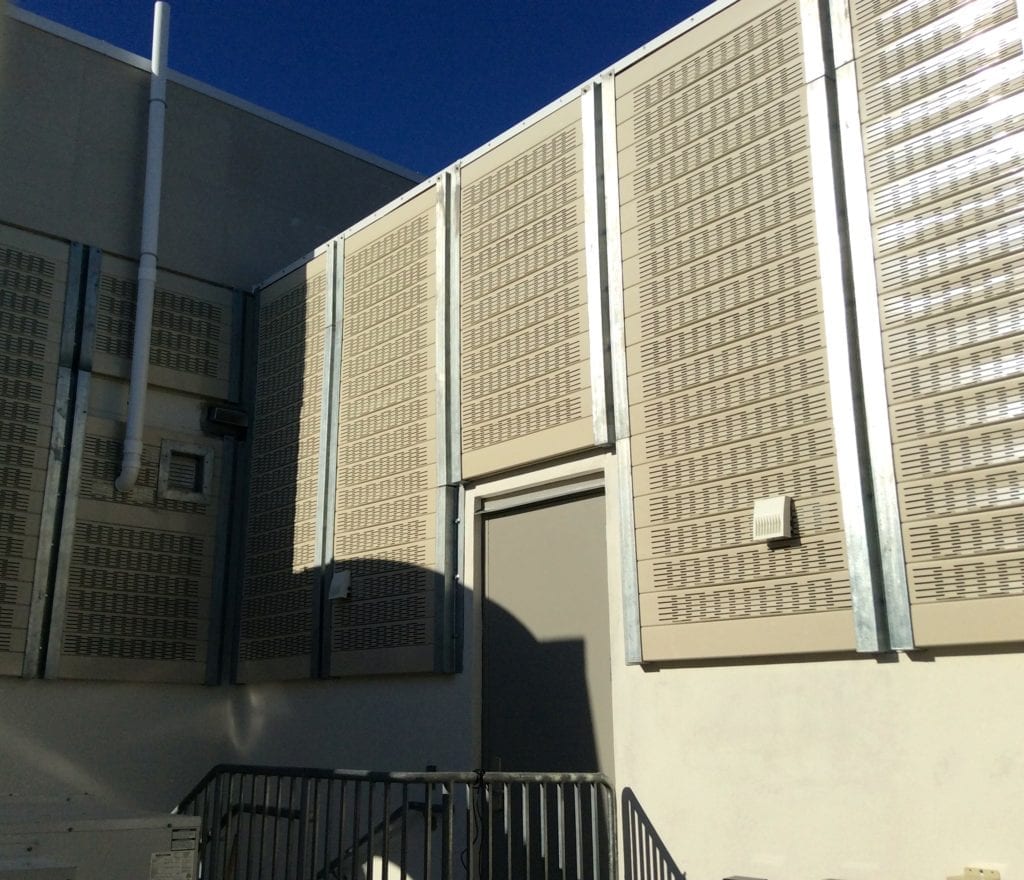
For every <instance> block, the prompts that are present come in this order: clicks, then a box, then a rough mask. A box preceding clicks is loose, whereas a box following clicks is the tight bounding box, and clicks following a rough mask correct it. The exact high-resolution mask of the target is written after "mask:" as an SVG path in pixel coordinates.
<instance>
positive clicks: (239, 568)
mask: <svg viewBox="0 0 1024 880" xmlns="http://www.w3.org/2000/svg"><path fill="white" fill-rule="evenodd" d="M239 311H240V312H241V313H242V326H243V328H244V329H243V333H242V336H241V339H242V340H243V344H242V350H241V352H240V355H239V360H240V361H241V363H242V371H241V372H242V379H241V389H240V399H241V402H242V405H243V406H244V407H245V408H246V409H247V410H248V412H250V413H255V411H256V360H257V353H258V350H259V339H258V334H259V305H258V303H257V302H256V300H255V298H253V297H249V296H243V297H242V299H241V302H240V303H239ZM250 423H251V420H250ZM251 431H252V429H251V427H250V430H249V433H248V435H247V440H248V442H245V443H241V444H239V446H238V448H236V450H235V457H234V472H233V477H234V481H235V491H234V492H233V493H232V499H233V501H234V503H233V504H232V505H231V553H230V556H229V559H228V561H227V566H228V567H227V571H226V573H225V578H224V584H225V591H226V593H227V596H226V601H225V605H224V614H223V624H222V627H221V633H222V635H221V646H220V648H221V667H220V668H221V681H222V682H224V683H228V682H234V681H237V679H238V654H239V643H240V639H241V627H242V597H243V593H244V590H245V548H246V531H247V529H248V510H249V469H250V467H251V462H252V433H251Z"/></svg>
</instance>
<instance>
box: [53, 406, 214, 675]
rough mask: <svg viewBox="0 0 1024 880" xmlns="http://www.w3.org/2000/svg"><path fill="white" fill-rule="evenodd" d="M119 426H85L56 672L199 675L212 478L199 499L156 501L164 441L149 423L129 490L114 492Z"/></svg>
mask: <svg viewBox="0 0 1024 880" xmlns="http://www.w3.org/2000/svg"><path fill="white" fill-rule="evenodd" d="M121 431H123V427H122V426H121V425H120V424H117V423H112V422H106V421H103V420H100V419H96V418H90V419H89V420H88V421H87V423H86V436H85V445H84V455H83V459H82V480H81V485H80V488H79V502H78V516H77V518H76V521H75V527H74V540H73V543H72V551H71V556H70V559H69V574H68V588H67V590H68V591H67V608H66V613H65V616H64V636H63V640H62V643H61V660H60V675H61V676H62V677H66V678H109V679H139V678H143V679H147V680H155V681H161V680H169V681H202V680H203V678H204V675H205V663H206V641H207V629H208V627H209V613H210V612H209V609H210V595H211V590H212V586H213V553H214V543H215V530H216V506H217V493H216V488H217V485H218V481H217V479H216V478H215V479H213V480H211V494H210V497H209V499H208V502H207V503H204V504H199V503H192V502H180V501H168V500H166V499H163V498H159V497H158V495H157V486H156V484H157V473H158V469H159V461H160V440H161V437H160V435H159V434H158V433H156V432H154V431H153V430H152V429H150V430H147V432H146V434H145V435H144V438H143V439H144V441H145V442H144V443H143V454H142V467H141V469H140V471H139V477H138V480H137V483H136V486H135V488H134V489H133V490H132V491H131V492H128V493H121V492H117V491H116V490H115V489H114V485H113V484H114V480H115V478H116V477H117V474H118V472H119V470H120V464H121V442H120V440H119V439H118V438H119V434H120V432H121ZM215 460H216V459H215ZM214 466H215V468H216V464H215V465H214Z"/></svg>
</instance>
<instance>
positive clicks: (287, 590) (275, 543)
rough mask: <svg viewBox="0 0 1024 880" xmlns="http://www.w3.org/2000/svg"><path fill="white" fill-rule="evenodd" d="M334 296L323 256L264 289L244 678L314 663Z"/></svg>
mask: <svg viewBox="0 0 1024 880" xmlns="http://www.w3.org/2000/svg"><path fill="white" fill-rule="evenodd" d="M329 295H330V294H329V292H328V290H327V269H326V257H325V256H319V257H317V258H315V259H314V260H312V261H311V262H310V263H308V264H307V265H305V266H303V267H302V268H301V269H297V270H296V271H294V272H291V273H290V274H288V275H286V276H285V277H283V278H281V279H279V280H278V281H276V282H274V283H273V284H271V285H269V286H268V287H266V288H264V289H263V290H261V291H260V293H259V300H258V302H259V337H258V338H259V342H258V350H257V354H256V400H255V411H254V413H253V425H252V443H253V446H252V459H251V463H250V470H249V507H248V521H247V526H246V554H245V581H244V587H243V595H242V613H241V630H240V632H241V635H240V641H239V649H238V679H239V680H240V681H256V680H261V679H281V678H305V677H308V676H309V675H310V671H311V662H312V651H313V643H312V639H313V597H314V594H315V591H316V590H318V589H319V587H320V568H319V566H318V558H317V541H318V540H319V537H318V526H317V524H318V518H317V505H318V503H319V487H320V483H321V481H322V479H323V474H322V472H321V461H320V439H321V437H320V435H321V427H322V425H321V416H322V412H323V400H322V397H323V379H324V330H325V326H326V308H327V298H328V296H329Z"/></svg>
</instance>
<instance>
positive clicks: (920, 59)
mask: <svg viewBox="0 0 1024 880" xmlns="http://www.w3.org/2000/svg"><path fill="white" fill-rule="evenodd" d="M852 6H853V25H854V38H855V46H856V52H857V56H858V60H857V70H858V73H859V77H860V79H859V88H860V110H861V118H862V134H863V138H864V147H865V161H866V166H867V177H868V189H869V196H870V205H871V214H872V221H873V226H874V243H875V253H876V277H877V281H878V289H879V297H880V301H879V310H880V313H881V315H882V325H883V346H884V353H885V359H886V368H887V369H886V373H887V383H888V390H889V401H890V411H889V417H890V426H891V429H892V435H893V443H894V447H895V448H894V453H895V460H896V473H897V488H898V493H899V502H900V508H901V511H900V512H901V517H902V521H903V534H904V544H905V552H906V556H907V566H908V580H909V585H910V591H911V607H912V617H913V624H914V638H915V642H916V643H917V644H919V645H934V644H951V643H953V644H957V643H972V642H993V641H1011V640H1020V639H1024V492H1022V486H1021V482H1022V478H1021V463H1022V462H1024V404H1022V401H1024V357H1022V354H1021V353H1022V352H1024V103H1022V97H1024V60H1022V55H1021V27H1022V23H1021V22H1020V21H1019V20H1018V19H1017V13H1018V10H1019V8H1020V7H1019V5H1018V4H1016V3H1014V2H1013V0H996V2H993V0H973V2H968V3H953V2H950V0H931V2H923V3H917V4H898V3H895V2H892V0H875V2H865V0H858V2H854V3H853V4H852ZM869 403H870V402H869Z"/></svg>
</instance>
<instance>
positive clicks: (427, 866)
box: [423, 781, 434, 880]
mask: <svg viewBox="0 0 1024 880" xmlns="http://www.w3.org/2000/svg"><path fill="white" fill-rule="evenodd" d="M433 802H434V785H433V783H432V782H429V781H428V782H426V783H425V784H424V786H423V877H424V880H430V875H431V873H432V870H433V867H434V854H433V852H432V851H431V850H432V847H431V843H432V842H433V841H432V837H433V835H432V833H431V832H432V831H433V829H432V828H431V827H430V826H431V819H433V812H432V810H431V807H432V805H433Z"/></svg>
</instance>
